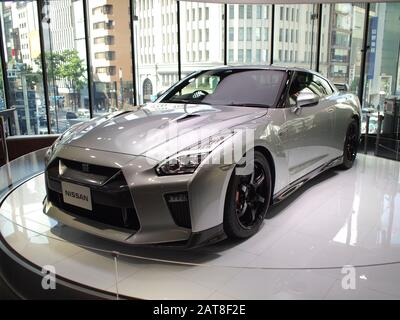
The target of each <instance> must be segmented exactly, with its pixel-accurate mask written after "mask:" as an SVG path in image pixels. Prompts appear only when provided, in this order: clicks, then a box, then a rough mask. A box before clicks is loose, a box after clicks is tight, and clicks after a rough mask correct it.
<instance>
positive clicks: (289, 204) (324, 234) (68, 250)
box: [0, 155, 400, 299]
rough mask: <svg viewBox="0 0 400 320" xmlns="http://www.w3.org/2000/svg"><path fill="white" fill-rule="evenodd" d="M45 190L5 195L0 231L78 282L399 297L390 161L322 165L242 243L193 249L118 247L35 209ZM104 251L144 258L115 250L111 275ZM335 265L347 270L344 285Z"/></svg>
mask: <svg viewBox="0 0 400 320" xmlns="http://www.w3.org/2000/svg"><path fill="white" fill-rule="evenodd" d="M44 194H45V188H44V181H43V175H39V176H37V177H36V178H33V179H31V180H30V181H28V182H26V183H25V184H23V185H22V186H21V187H19V188H17V189H16V190H15V191H14V192H12V193H11V194H10V195H9V196H8V198H7V199H6V200H5V202H4V203H3V205H2V207H1V208H0V231H1V233H2V234H3V236H4V237H5V239H6V240H7V241H8V243H9V244H10V245H11V246H12V247H13V248H14V249H15V250H16V251H17V252H19V253H20V254H22V255H23V256H24V257H26V258H27V259H29V260H31V261H32V262H34V263H35V264H37V265H39V266H44V265H52V266H54V267H55V268H56V272H57V274H58V275H61V276H63V277H65V278H69V279H72V280H75V281H77V282H80V283H83V284H85V285H89V286H93V287H97V288H101V289H104V290H109V291H113V292H115V291H116V290H117V288H118V292H119V293H120V294H124V295H129V296H133V297H139V298H145V299H152V298H155V299H170V298H171V299H191V298H197V299H219V298H221V299H232V298H233V299H234V298H242V299H282V298H283V299H285V298H288V299H353V298H361V299H397V298H400V163H399V162H394V161H390V160H385V159H382V158H375V157H372V156H364V155H359V157H358V159H357V162H356V164H355V166H354V167H353V168H352V169H351V170H349V171H335V170H331V171H328V172H326V173H324V174H323V175H322V176H320V177H318V178H316V179H315V180H314V181H311V182H310V183H308V184H307V185H306V186H304V187H303V188H301V189H300V190H299V191H298V192H297V193H296V194H294V195H293V196H292V197H290V198H289V199H287V200H285V201H284V202H282V203H281V204H280V205H278V206H276V207H273V208H272V210H271V211H270V212H269V215H268V218H267V219H266V220H265V223H264V225H263V227H262V229H261V230H260V232H259V233H258V234H257V235H256V236H254V237H252V238H251V239H248V240H246V241H242V242H232V241H224V242H222V243H219V244H216V245H213V246H209V247H205V248H201V249H197V250H193V251H180V250H171V249H161V248H143V247H141V248H138V247H135V248H133V247H127V246H121V245H119V244H116V243H112V242H109V241H105V240H102V239H99V238H95V237H92V236H89V235H87V234H84V233H81V232H78V231H76V230H72V229H70V228H68V227H66V226H59V225H57V222H56V221H54V220H51V219H50V218H48V217H47V216H45V215H44V214H43V213H42V200H43V197H44ZM85 246H89V247H95V248H98V249H101V250H102V251H98V250H94V249H89V248H88V247H85ZM107 250H110V251H113V250H115V251H118V252H121V253H125V254H129V255H136V256H142V257H144V259H141V258H138V257H126V256H119V258H118V260H117V265H118V275H117V276H116V274H115V261H114V259H113V257H112V255H111V254H110V253H109V252H107ZM157 259H161V260H173V261H178V262H184V263H186V264H171V263H167V262H163V261H159V260H157ZM393 262H398V263H393ZM344 265H353V266H356V268H355V273H354V275H355V278H354V282H352V279H351V275H352V274H353V273H350V276H349V277H350V278H346V279H347V280H348V281H344V282H346V283H347V284H350V289H344V288H343V286H342V282H343V277H344V276H345V274H342V267H343V266H344ZM346 270H347V269H346ZM116 279H117V283H116ZM353 284H354V285H355V288H353V289H352V287H353V286H352V285H353Z"/></svg>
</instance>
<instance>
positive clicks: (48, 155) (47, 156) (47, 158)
mask: <svg viewBox="0 0 400 320" xmlns="http://www.w3.org/2000/svg"><path fill="white" fill-rule="evenodd" d="M63 136H64V134H62V135H60V136H59V137H58V138H57V139H56V140H55V141H54V142H53V144H52V145H51V146H50V147H49V148H48V149H47V151H46V154H45V156H44V163H45V165H46V166H47V165H48V163H49V161H50V159H51V157H52V156H53V153H54V150H55V149H56V148H57V146H58V144H59V143H60V141H61V140H62V138H63Z"/></svg>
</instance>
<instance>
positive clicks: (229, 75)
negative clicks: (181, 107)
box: [160, 69, 287, 107]
mask: <svg viewBox="0 0 400 320" xmlns="http://www.w3.org/2000/svg"><path fill="white" fill-rule="evenodd" d="M286 77H287V76H286V72H285V71H281V70H265V69H228V70H211V71H203V72H200V73H196V74H195V75H193V76H190V77H188V78H187V79H185V80H184V81H183V82H182V83H180V84H178V85H177V86H176V87H175V88H173V89H172V90H171V91H170V92H169V93H168V94H167V95H166V96H165V97H164V98H162V99H161V101H160V102H165V103H194V104H200V103H201V104H211V105H231V106H249V107H253V106H254V107H272V106H275V104H276V103H277V100H278V98H279V95H280V92H281V90H282V87H283V83H284V82H285V81H286Z"/></svg>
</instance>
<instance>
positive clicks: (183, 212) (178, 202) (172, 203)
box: [165, 192, 192, 229]
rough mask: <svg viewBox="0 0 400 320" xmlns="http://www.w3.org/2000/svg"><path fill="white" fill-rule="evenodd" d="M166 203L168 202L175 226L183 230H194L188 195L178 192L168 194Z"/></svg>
mask: <svg viewBox="0 0 400 320" xmlns="http://www.w3.org/2000/svg"><path fill="white" fill-rule="evenodd" d="M165 201H166V202H167V205H168V208H169V211H170V212H171V215H172V218H173V219H174V222H175V224H176V225H177V226H179V227H182V228H188V229H190V228H192V223H191V221H190V209H189V196H188V193H187V192H177V193H169V194H166V195H165Z"/></svg>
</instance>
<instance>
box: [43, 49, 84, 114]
mask: <svg viewBox="0 0 400 320" xmlns="http://www.w3.org/2000/svg"><path fill="white" fill-rule="evenodd" d="M45 57H46V65H47V74H48V77H49V78H50V79H54V80H63V81H64V82H65V86H66V87H67V89H68V90H69V91H70V93H71V94H72V97H73V99H72V101H73V106H74V108H75V109H76V106H77V105H78V106H79V105H80V94H79V92H80V90H81V89H82V88H83V87H84V86H85V84H86V77H85V76H86V67H85V63H84V61H83V60H82V59H80V58H79V54H78V51H76V50H64V51H63V52H61V53H57V52H46V54H45ZM40 59H41V57H40V56H39V57H38V58H37V59H36V60H35V63H36V64H37V65H39V66H41V60H40Z"/></svg>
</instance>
